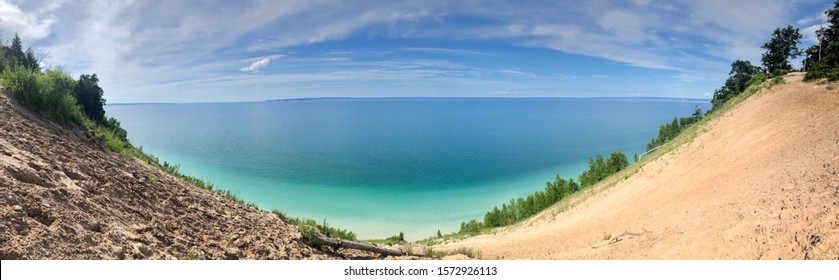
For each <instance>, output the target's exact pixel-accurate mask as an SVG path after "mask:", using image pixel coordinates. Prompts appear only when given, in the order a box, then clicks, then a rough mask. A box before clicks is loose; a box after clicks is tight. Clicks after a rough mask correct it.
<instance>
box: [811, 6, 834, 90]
mask: <svg viewBox="0 0 839 280" xmlns="http://www.w3.org/2000/svg"><path fill="white" fill-rule="evenodd" d="M824 13H825V15H827V26H822V28H821V29H820V30H819V31H818V32H816V34H817V35H818V39H819V44H818V45H813V46H811V47H809V48H807V50H806V51H805V55H806V58H805V59H804V67H805V68H806V69H805V70H806V71H807V75H806V76H804V78H805V79H808V80H809V79H818V78H828V79H830V80H839V1H836V2H834V4H833V8H831V9H828V10H827V11H825V12H824Z"/></svg>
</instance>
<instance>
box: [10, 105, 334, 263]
mask: <svg viewBox="0 0 839 280" xmlns="http://www.w3.org/2000/svg"><path fill="white" fill-rule="evenodd" d="M152 178H154V179H152ZM0 258H1V259H171V258H179V259H183V258H211V259H239V258H246V259H247V258H258V259H301V258H314V259H323V258H332V256H329V255H327V254H324V253H323V252H321V251H320V250H317V249H314V248H311V247H309V246H307V245H306V244H305V243H304V242H302V237H301V236H300V233H299V232H298V231H297V228H296V226H293V225H289V224H287V223H285V222H283V221H281V220H280V219H278V218H276V217H274V216H273V215H270V214H265V213H262V212H260V211H258V210H257V209H256V208H253V207H246V206H243V205H240V204H238V203H235V202H232V201H230V200H229V199H226V198H223V197H222V196H220V195H218V194H214V193H211V192H209V191H206V190H202V189H199V188H197V187H193V186H191V185H186V184H184V183H182V182H181V181H179V180H177V179H175V178H173V177H172V176H169V175H168V174H165V173H163V172H161V171H160V170H157V169H154V168H150V167H148V166H147V165H145V164H143V163H141V162H139V161H138V160H136V159H134V158H131V157H128V156H124V155H120V154H117V153H114V152H111V151H110V150H108V148H107V147H105V145H104V144H103V143H102V142H101V141H99V140H98V139H95V138H92V137H90V136H88V135H87V134H85V133H83V132H82V131H80V130H78V129H68V128H66V127H62V126H59V125H57V124H55V123H54V122H52V121H45V120H43V119H42V118H41V117H38V116H35V115H33V114H32V113H30V112H28V111H26V110H23V109H21V108H20V106H19V105H17V104H16V102H14V101H12V100H11V99H10V98H9V96H8V95H7V94H6V92H5V91H3V92H2V93H0Z"/></svg>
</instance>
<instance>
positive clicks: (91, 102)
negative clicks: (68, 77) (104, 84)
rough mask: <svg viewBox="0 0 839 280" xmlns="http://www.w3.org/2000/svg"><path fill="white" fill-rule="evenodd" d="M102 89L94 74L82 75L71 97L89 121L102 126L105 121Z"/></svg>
mask: <svg viewBox="0 0 839 280" xmlns="http://www.w3.org/2000/svg"><path fill="white" fill-rule="evenodd" d="M103 93H104V92H103V91H102V88H101V87H99V78H98V77H96V74H93V75H88V74H82V75H81V76H79V80H78V82H77V83H76V89H75V90H73V97H75V98H76V100H77V101H78V102H79V106H81V107H82V113H84V114H85V115H86V116H87V117H88V118H90V119H91V120H93V121H95V122H97V123H100V124H104V123H105V122H106V119H105V108H104V106H105V98H103V97H102V95H103Z"/></svg>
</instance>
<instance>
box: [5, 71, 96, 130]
mask: <svg viewBox="0 0 839 280" xmlns="http://www.w3.org/2000/svg"><path fill="white" fill-rule="evenodd" d="M2 84H3V86H4V87H6V88H7V89H9V90H10V91H12V94H13V96H14V97H15V99H17V100H18V102H20V104H21V105H23V106H24V107H26V108H28V109H29V110H32V111H34V112H37V113H40V114H42V115H46V116H50V117H52V118H53V119H55V120H56V121H58V122H60V123H63V124H69V123H75V124H77V125H82V124H83V122H84V117H83V116H82V114H81V110H80V109H79V105H78V104H77V103H76V99H75V98H73V96H72V94H71V93H72V91H73V88H74V87H75V86H76V81H75V80H73V78H71V77H70V75H68V74H67V73H66V72H65V71H64V70H62V69H60V68H59V69H47V70H46V71H45V72H44V73H41V72H40V71H37V70H31V69H27V68H25V67H20V66H18V67H13V68H12V69H7V70H6V71H4V72H3V74H2Z"/></svg>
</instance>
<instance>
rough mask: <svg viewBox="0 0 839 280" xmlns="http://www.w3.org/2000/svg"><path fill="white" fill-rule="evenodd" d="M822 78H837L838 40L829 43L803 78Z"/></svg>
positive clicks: (838, 66) (838, 70)
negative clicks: (818, 59) (819, 58)
mask: <svg viewBox="0 0 839 280" xmlns="http://www.w3.org/2000/svg"><path fill="white" fill-rule="evenodd" d="M822 78H825V79H828V80H831V81H836V80H839V42H833V43H831V44H830V46H828V47H827V50H825V51H824V52H823V56H822V58H821V60H820V61H818V62H816V63H814V64H813V67H812V68H810V69H809V71H807V74H806V75H805V76H804V79H805V80H815V79H822Z"/></svg>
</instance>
